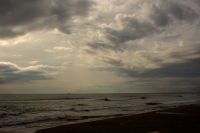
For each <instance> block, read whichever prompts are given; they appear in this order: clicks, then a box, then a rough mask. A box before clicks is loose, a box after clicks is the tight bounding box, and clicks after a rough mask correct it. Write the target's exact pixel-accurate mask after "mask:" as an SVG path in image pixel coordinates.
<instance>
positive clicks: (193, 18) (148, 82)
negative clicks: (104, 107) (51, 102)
mask: <svg viewBox="0 0 200 133" xmlns="http://www.w3.org/2000/svg"><path fill="white" fill-rule="evenodd" d="M199 16H200V0H171V1H170V0H0V93H97V92H99V93H110V92H112V93H117V92H120V93H121V92H124V93H127V92H132V93H139V92H140V93H149V92H200V18H199Z"/></svg>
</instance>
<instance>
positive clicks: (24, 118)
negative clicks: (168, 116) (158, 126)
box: [0, 93, 200, 133]
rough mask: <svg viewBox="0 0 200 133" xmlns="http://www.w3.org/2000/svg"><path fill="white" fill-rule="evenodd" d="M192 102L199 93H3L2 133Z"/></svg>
mask: <svg viewBox="0 0 200 133" xmlns="http://www.w3.org/2000/svg"><path fill="white" fill-rule="evenodd" d="M191 103H200V94H199V93H198V94H194V93H192V94H189V93H188V94H187V93H184V94H132V93H130V94H44V95H43V94H39V95H38V94H33V95H28V94H26V95H0V133H28V132H31V131H33V130H35V129H39V128H45V127H51V126H56V125H61V124H69V123H74V122H81V121H85V120H95V119H102V118H109V117H116V116H122V115H129V114H136V113H143V112H148V111H152V110H158V109H163V108H169V107H173V106H178V105H185V104H191Z"/></svg>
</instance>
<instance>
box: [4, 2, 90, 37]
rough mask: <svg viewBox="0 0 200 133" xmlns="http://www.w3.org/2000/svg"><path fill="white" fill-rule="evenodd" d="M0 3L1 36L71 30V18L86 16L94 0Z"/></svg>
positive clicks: (67, 32)
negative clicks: (46, 30)
mask: <svg viewBox="0 0 200 133" xmlns="http://www.w3.org/2000/svg"><path fill="white" fill-rule="evenodd" d="M0 3H1V4H0V16H1V17H0V38H12V37H16V36H19V35H24V34H26V33H28V32H30V31H34V30H42V29H53V28H57V29H58V30H60V31H61V32H63V33H66V34H69V33H70V32H71V31H70V30H69V28H70V26H69V23H70V22H69V21H70V19H71V18H72V17H76V16H77V17H85V16H87V15H88V13H89V11H90V8H91V6H92V5H93V4H94V2H91V1H89V0H75V1H72V0H42V1H41V0H31V1H27V0H16V1H15V0H0Z"/></svg>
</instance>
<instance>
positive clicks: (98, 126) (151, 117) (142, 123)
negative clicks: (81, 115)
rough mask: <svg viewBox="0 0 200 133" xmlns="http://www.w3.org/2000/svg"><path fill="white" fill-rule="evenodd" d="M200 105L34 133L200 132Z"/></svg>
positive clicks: (72, 124)
mask: <svg viewBox="0 0 200 133" xmlns="http://www.w3.org/2000/svg"><path fill="white" fill-rule="evenodd" d="M199 121H200V105H197V104H191V105H181V106H177V107H174V108H167V109H162V110H156V111H151V112H146V113H140V114H132V115H125V116H119V117H114V118H105V119H99V120H93V121H88V122H87V121H85V122H80V123H71V124H66V125H60V126H56V127H50V128H44V129H39V130H37V131H36V132H34V133H66V132H70V133H78V132H81V133H84V132H85V133H86V132H87V133H90V132H91V133H92V132H95V133H100V132H106V133H107V132H108V133H111V132H115V133H121V132H123V133H129V132H130V133H131V132H136V133H140V132H141V133H148V132H157V133H158V132H159V133H169V132H176V133H177V132H182V133H184V132H185V133H186V132H187V133H188V132H190V133H192V132H200V124H199Z"/></svg>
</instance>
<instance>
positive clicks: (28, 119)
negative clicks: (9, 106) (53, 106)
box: [0, 114, 66, 127]
mask: <svg viewBox="0 0 200 133" xmlns="http://www.w3.org/2000/svg"><path fill="white" fill-rule="evenodd" d="M65 117H66V115H65V114H55V115H49V116H32V117H21V118H15V117H9V118H7V119H4V121H0V127H2V126H13V125H21V124H28V123H33V122H38V121H45V120H56V119H63V118H65Z"/></svg>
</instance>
